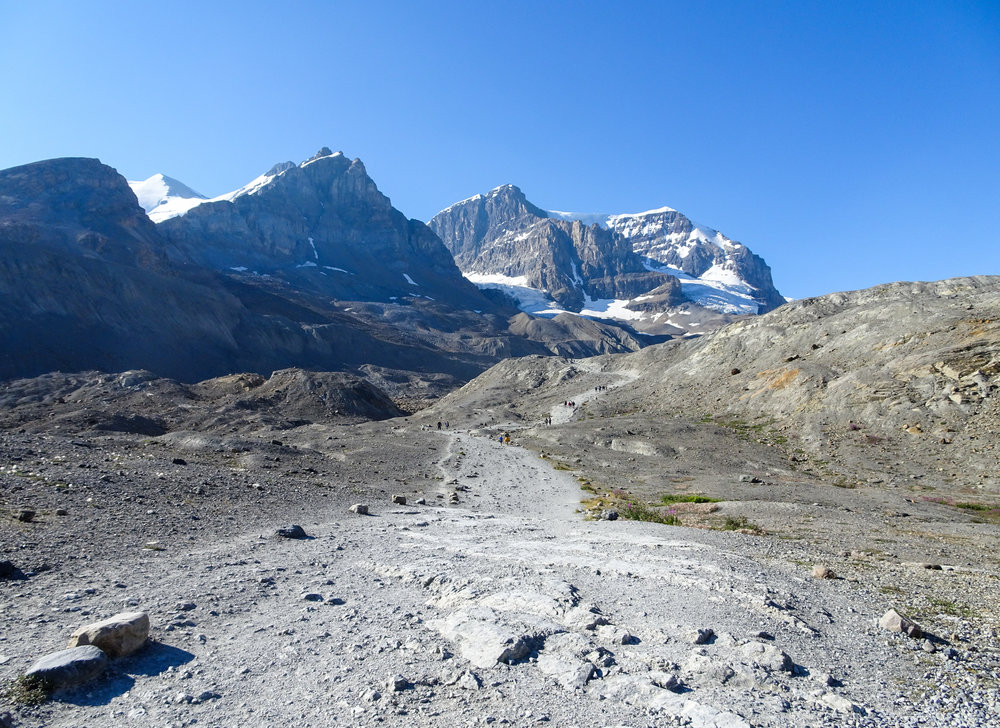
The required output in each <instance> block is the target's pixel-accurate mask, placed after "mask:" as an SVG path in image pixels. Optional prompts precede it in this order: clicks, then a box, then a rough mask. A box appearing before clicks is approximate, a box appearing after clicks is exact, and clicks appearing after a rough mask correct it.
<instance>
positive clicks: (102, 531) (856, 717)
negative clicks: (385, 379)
mask: <svg viewBox="0 0 1000 728" xmlns="http://www.w3.org/2000/svg"><path fill="white" fill-rule="evenodd" d="M994 283H995V279H966V280H964V281H952V282H942V283H940V284H905V285H904V284H895V285H894V286H889V287H883V288H881V289H872V290H871V291H867V292H859V293H857V294H837V295H835V296H831V297H826V298H824V299H820V300H817V301H813V302H809V301H804V302H799V303H797V304H795V305H791V306H789V307H788V309H787V310H784V307H783V308H782V309H779V310H778V311H775V312H773V313H772V314H768V315H767V316H764V317H761V318H760V319H755V320H754V321H753V322H750V323H744V324H738V325H734V326H732V327H729V328H727V329H724V330H723V331H722V332H720V333H719V334H715V335H711V336H706V337H703V339H701V340H698V341H688V342H675V343H671V344H667V345H664V346H662V347H653V348H651V349H647V350H644V351H643V352H639V353H637V354H632V355H624V356H610V357H600V358H595V359H585V360H569V359H558V358H553V357H526V358H523V359H520V360H517V361H507V362H503V363H501V364H500V365H498V366H497V367H494V368H493V369H491V370H490V371H489V372H487V373H486V374H484V375H482V376H481V377H479V378H477V379H476V380H474V381H472V382H470V383H469V384H468V385H466V386H465V387H463V388H461V389H459V390H457V391H456V392H454V393H452V394H451V395H449V396H448V397H446V398H444V399H443V400H441V401H440V402H438V403H437V404H435V405H433V406H432V407H429V408H427V409H424V410H421V411H420V412H418V413H416V414H413V415H410V416H395V417H393V418H392V419H386V420H384V421H382V422H366V421H364V420H365V418H369V417H373V416H378V417H391V416H393V415H398V414H399V411H398V410H395V411H394V407H395V405H393V404H392V402H390V401H388V400H387V399H386V398H384V397H381V396H380V395H379V393H378V392H377V391H373V390H372V389H371V388H370V386H369V385H367V384H365V383H363V382H360V381H359V380H357V379H356V378H350V377H347V378H343V375H336V376H330V375H312V374H309V373H303V372H297V371H286V372H278V373H276V374H275V375H274V376H272V377H271V378H270V379H268V380H264V379H263V378H261V377H253V376H250V377H249V378H248V376H244V375H240V376H236V377H228V378H222V379H219V380H212V381H211V382H209V383H202V384H200V385H179V384H177V383H176V382H170V381H169V380H158V379H155V378H151V377H150V376H149V375H148V373H142V372H126V373H124V374H121V375H101V374H97V373H91V374H83V375H49V376H47V377H40V378H38V379H35V380H20V381H17V382H9V383H7V384H6V385H5V388H4V389H3V391H2V393H0V406H2V408H0V513H2V514H3V516H2V517H0V537H2V538H0V561H4V560H9V561H10V562H11V565H12V566H13V567H14V572H13V574H11V575H9V576H12V577H13V578H6V579H0V605H2V609H0V680H12V679H14V678H16V677H17V676H18V675H19V674H21V673H23V672H24V671H25V670H26V669H27V668H28V667H29V666H30V665H31V664H32V663H33V661H34V660H35V659H36V658H38V657H40V656H42V655H45V654H48V653H50V652H53V651H56V650H58V649H61V648H62V647H64V646H65V644H66V640H67V638H68V637H69V635H70V634H71V633H72V632H73V631H74V630H75V629H77V628H78V627H81V626H83V625H84V624H87V623H89V622H94V621H97V620H99V619H103V618H104V617H108V616H110V615H113V614H115V613H118V612H122V611H129V612H132V611H136V610H143V611H146V612H148V613H149V615H150V618H151V621H152V625H153V626H152V633H151V637H152V640H151V642H150V644H149V645H148V646H147V647H146V648H145V649H144V650H143V651H141V652H139V653H138V654H136V655H135V656H134V657H131V658H126V659H119V660H115V661H112V663H111V668H110V670H109V671H108V673H107V674H106V675H105V676H104V677H103V678H102V679H100V680H98V681H95V682H93V683H90V684H88V685H87V686H85V687H82V688H79V689H76V690H65V691H61V692H57V693H56V694H55V695H54V696H53V698H52V700H50V701H49V702H46V703H45V704H43V705H41V706H38V707H31V706H28V705H25V704H23V703H21V702H18V701H17V700H12V699H11V698H10V697H8V699H7V700H8V706H6V707H5V708H4V709H5V710H8V711H9V712H10V717H9V721H8V722H10V723H12V724H13V725H16V726H41V725H45V726H102V725H114V726H119V725H137V726H144V725H157V726H178V725H179V726H187V725H194V724H200V725H212V726H223V727H226V726H238V725H239V726H242V725H270V724H277V723H281V724H290V725H297V726H328V725H356V726H365V725H376V724H386V725H428V726H439V725H440V726H443V725H454V724H455V723H456V722H458V723H461V724H469V725H475V724H491V723H496V724H503V725H530V724H535V723H550V724H554V725H567V726H573V725H577V726H623V725H624V726H633V727H636V728H637V727H639V726H661V725H694V726H747V725H750V726H775V727H777V726H802V727H804V726H823V725H829V726H841V725H856V726H989V725H993V724H995V722H996V719H995V716H996V714H997V710H998V708H1000V692H998V687H1000V647H998V642H997V638H998V630H1000V617H998V615H1000V589H998V588H997V587H998V575H1000V557H998V555H997V553H996V548H995V546H996V543H997V537H998V535H1000V523H998V522H1000V507H998V505H997V503H998V501H1000V494H998V493H1000V486H998V485H997V483H998V482H1000V470H998V461H997V453H998V452H1000V435H998V432H997V426H996V422H997V417H998V411H997V406H998V402H997V392H998V387H1000V335H998V328H997V324H995V323H994V322H995V321H996V320H1000V302H998V300H997V296H996V294H995V293H994V292H993V288H995V286H994V285H993V284H994ZM970 306H971V307H972V308H971V309H970V308H969V307H970ZM970 311H971V313H970ZM914 314H918V315H916V316H915V317H914ZM994 314H996V316H994ZM824 327H826V329H829V331H827V332H826V333H827V334H828V336H825V337H824V336H823V330H824ZM921 327H922V328H921ZM812 344H817V346H816V347H815V348H814V347H813V346H812ZM505 433H507V434H509V435H510V436H511V438H512V440H513V443H512V444H510V445H505V444H503V442H502V440H503V437H504V434H505ZM394 494H397V495H401V496H403V497H405V499H406V503H394V502H393V500H392V496H393V495H394ZM695 501H700V502H695ZM354 503H365V504H368V505H369V506H370V511H371V513H370V515H358V514H355V513H351V512H350V511H349V510H348V508H349V507H350V506H351V505H352V504H354ZM29 512H30V513H29ZM613 512H614V513H617V514H618V516H619V517H618V518H617V519H616V520H610V518H611V516H612V515H613ZM628 516H632V517H637V518H640V519H647V520H646V521H643V520H633V519H631V518H629V517H628ZM652 521H660V522H652ZM289 523H298V524H301V525H302V526H303V527H304V529H305V531H306V533H307V534H308V536H309V537H308V538H306V539H286V538H280V537H278V536H277V535H276V532H277V529H278V528H280V527H282V526H285V525H287V524H289ZM817 567H820V568H818V569H817ZM831 572H832V573H831ZM814 573H819V574H822V575H823V576H825V577H827V578H817V577H816V576H814ZM831 577H832V578H831ZM889 609H895V610H897V611H898V612H900V613H901V614H903V615H905V616H907V617H910V618H912V619H914V620H915V621H916V622H917V623H918V624H919V625H920V626H921V627H922V628H923V631H924V635H923V636H921V637H919V638H908V637H905V636H903V635H902V634H901V633H899V632H893V631H889V630H886V629H884V628H882V627H880V626H879V624H878V623H879V620H880V618H881V617H882V616H883V615H884V614H885V613H886V612H887V610H889ZM2 712H3V710H0V713H2Z"/></svg>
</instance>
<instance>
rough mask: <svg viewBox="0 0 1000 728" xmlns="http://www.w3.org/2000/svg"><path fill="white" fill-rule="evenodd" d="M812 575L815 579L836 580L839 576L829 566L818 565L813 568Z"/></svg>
mask: <svg viewBox="0 0 1000 728" xmlns="http://www.w3.org/2000/svg"><path fill="white" fill-rule="evenodd" d="M812 575H813V578H814V579H836V578H837V575H836V574H835V573H834V572H833V569H831V568H830V567H829V566H823V565H822V564H817V565H816V566H814V567H813V570H812Z"/></svg>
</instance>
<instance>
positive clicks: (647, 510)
mask: <svg viewBox="0 0 1000 728" xmlns="http://www.w3.org/2000/svg"><path fill="white" fill-rule="evenodd" d="M618 515H619V516H621V517H622V518H627V519H629V520H630V521H648V522H650V523H663V524H666V525H668V526H679V525H681V519H679V518H678V517H677V516H676V514H675V513H674V512H673V511H672V510H668V511H663V510H662V509H660V508H655V507H653V506H649V505H647V504H646V503H635V502H630V503H625V504H624V505H622V506H621V507H620V508H619V509H618Z"/></svg>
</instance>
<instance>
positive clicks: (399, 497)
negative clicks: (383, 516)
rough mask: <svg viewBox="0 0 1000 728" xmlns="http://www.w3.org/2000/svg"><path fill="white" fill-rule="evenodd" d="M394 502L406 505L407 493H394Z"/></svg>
mask: <svg viewBox="0 0 1000 728" xmlns="http://www.w3.org/2000/svg"><path fill="white" fill-rule="evenodd" d="M392 502H393V503H395V504H396V505H398V506H405V505H406V496H405V495H398V494H397V495H394V496H393V497H392Z"/></svg>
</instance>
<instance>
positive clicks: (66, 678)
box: [25, 645, 108, 689]
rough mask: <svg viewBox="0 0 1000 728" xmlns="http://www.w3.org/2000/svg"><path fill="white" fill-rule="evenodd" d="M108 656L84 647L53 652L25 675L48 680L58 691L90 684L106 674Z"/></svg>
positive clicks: (98, 649)
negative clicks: (86, 683)
mask: <svg viewBox="0 0 1000 728" xmlns="http://www.w3.org/2000/svg"><path fill="white" fill-rule="evenodd" d="M107 666H108V656H107V655H106V654H105V653H104V650H102V649H101V648H100V647H95V646H94V645H84V646H82V647H73V648H71V649H68V650H60V651H59V652H53V653H51V654H49V655H46V656H45V657H42V658H40V659H38V660H37V661H36V662H35V664H34V665H32V666H31V667H30V668H28V671H27V672H26V673H25V675H26V676H27V677H40V678H42V679H44V680H48V681H49V682H50V683H51V684H52V686H53V687H54V688H56V689H60V688H68V687H73V686H75V685H82V684H83V683H85V682H89V681H91V680H93V679H94V678H96V677H99V676H100V675H102V674H103V673H104V670H105V669H107Z"/></svg>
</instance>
